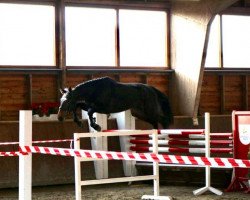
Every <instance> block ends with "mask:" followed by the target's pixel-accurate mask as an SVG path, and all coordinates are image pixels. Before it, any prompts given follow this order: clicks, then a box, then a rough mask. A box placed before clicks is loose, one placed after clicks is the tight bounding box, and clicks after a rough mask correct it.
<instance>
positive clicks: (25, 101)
mask: <svg viewBox="0 0 250 200" xmlns="http://www.w3.org/2000/svg"><path fill="white" fill-rule="evenodd" d="M103 76H109V77H111V78H113V79H115V80H118V81H121V82H124V83H129V82H137V83H148V84H150V85H153V86H155V87H156V88H158V89H159V90H161V91H162V92H164V93H165V94H166V95H168V94H169V78H168V76H167V75H166V74H157V73H153V74H137V73H122V74H111V73H110V74H107V73H98V74H78V73H69V74H67V75H66V86H67V87H69V86H71V87H74V86H76V85H77V84H79V83H81V82H83V81H87V80H90V79H93V78H99V77H103ZM58 77H59V76H58V75H55V74H52V75H50V74H28V75H27V74H18V75H15V74H1V73H0V120H1V121H15V120H18V112H19V110H21V109H29V108H31V104H32V103H46V102H59V98H60V94H59V85H60V84H59V78H58Z"/></svg>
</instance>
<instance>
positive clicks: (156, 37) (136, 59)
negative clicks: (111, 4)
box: [119, 10, 167, 67]
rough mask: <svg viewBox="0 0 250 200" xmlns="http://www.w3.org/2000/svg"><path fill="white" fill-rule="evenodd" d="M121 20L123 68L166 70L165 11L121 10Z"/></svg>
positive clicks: (121, 63) (121, 60)
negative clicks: (135, 67) (164, 68)
mask: <svg viewBox="0 0 250 200" xmlns="http://www.w3.org/2000/svg"><path fill="white" fill-rule="evenodd" d="M119 20H120V21H119V27H120V65H121V66H143V67H144V66H157V67H166V65H167V63H166V60H167V59H166V55H167V48H166V46H167V42H166V41H167V16H166V12H163V11H142V10H120V11H119Z"/></svg>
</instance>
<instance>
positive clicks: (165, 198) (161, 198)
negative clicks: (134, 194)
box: [141, 195, 173, 200]
mask: <svg viewBox="0 0 250 200" xmlns="http://www.w3.org/2000/svg"><path fill="white" fill-rule="evenodd" d="M141 199H155V200H172V199H173V198H172V197H169V196H154V195H143V196H142V198H141Z"/></svg>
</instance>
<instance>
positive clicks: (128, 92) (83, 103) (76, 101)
mask: <svg viewBox="0 0 250 200" xmlns="http://www.w3.org/2000/svg"><path fill="white" fill-rule="evenodd" d="M61 93H62V97H61V100H60V107H59V111H58V120H59V121H63V120H64V117H65V114H66V113H73V119H74V122H75V123H77V125H78V126H79V127H82V126H83V124H82V122H81V121H80V120H79V118H78V116H77V109H79V108H80V109H82V110H85V111H87V112H88V116H89V120H90V126H91V127H93V128H94V129H95V130H97V131H100V130H101V127H100V126H99V125H98V124H96V120H95V118H94V117H93V114H94V113H95V112H97V113H102V114H111V113H117V112H122V111H125V110H128V109H130V110H131V114H132V115H133V116H134V117H137V118H138V119H141V120H143V121H146V122H148V123H150V124H152V126H153V127H154V128H155V129H158V123H159V124H161V125H162V128H168V127H169V125H170V124H171V123H172V122H173V115H172V111H171V107H170V104H169V100H168V98H167V96H166V95H164V94H163V93H162V92H160V91H159V90H157V89H156V88H154V87H152V86H149V85H147V84H142V83H120V82H116V81H115V80H113V79H111V78H109V77H103V78H98V79H93V80H90V81H86V82H83V83H81V84H79V85H77V86H76V87H75V88H73V89H72V88H71V87H70V88H65V89H61Z"/></svg>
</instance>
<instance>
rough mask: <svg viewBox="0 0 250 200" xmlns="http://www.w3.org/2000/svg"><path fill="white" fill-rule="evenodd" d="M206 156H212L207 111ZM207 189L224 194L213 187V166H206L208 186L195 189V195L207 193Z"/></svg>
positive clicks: (207, 114) (206, 114)
mask: <svg viewBox="0 0 250 200" xmlns="http://www.w3.org/2000/svg"><path fill="white" fill-rule="evenodd" d="M205 156H206V157H207V158H210V114H209V113H205ZM206 191H210V192H212V193H214V194H217V195H222V194H223V193H222V192H221V191H220V190H218V189H215V188H213V187H211V167H210V166H206V186H205V187H203V188H200V189H197V190H194V191H193V194H194V195H200V194H203V193H205V192H206Z"/></svg>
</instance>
